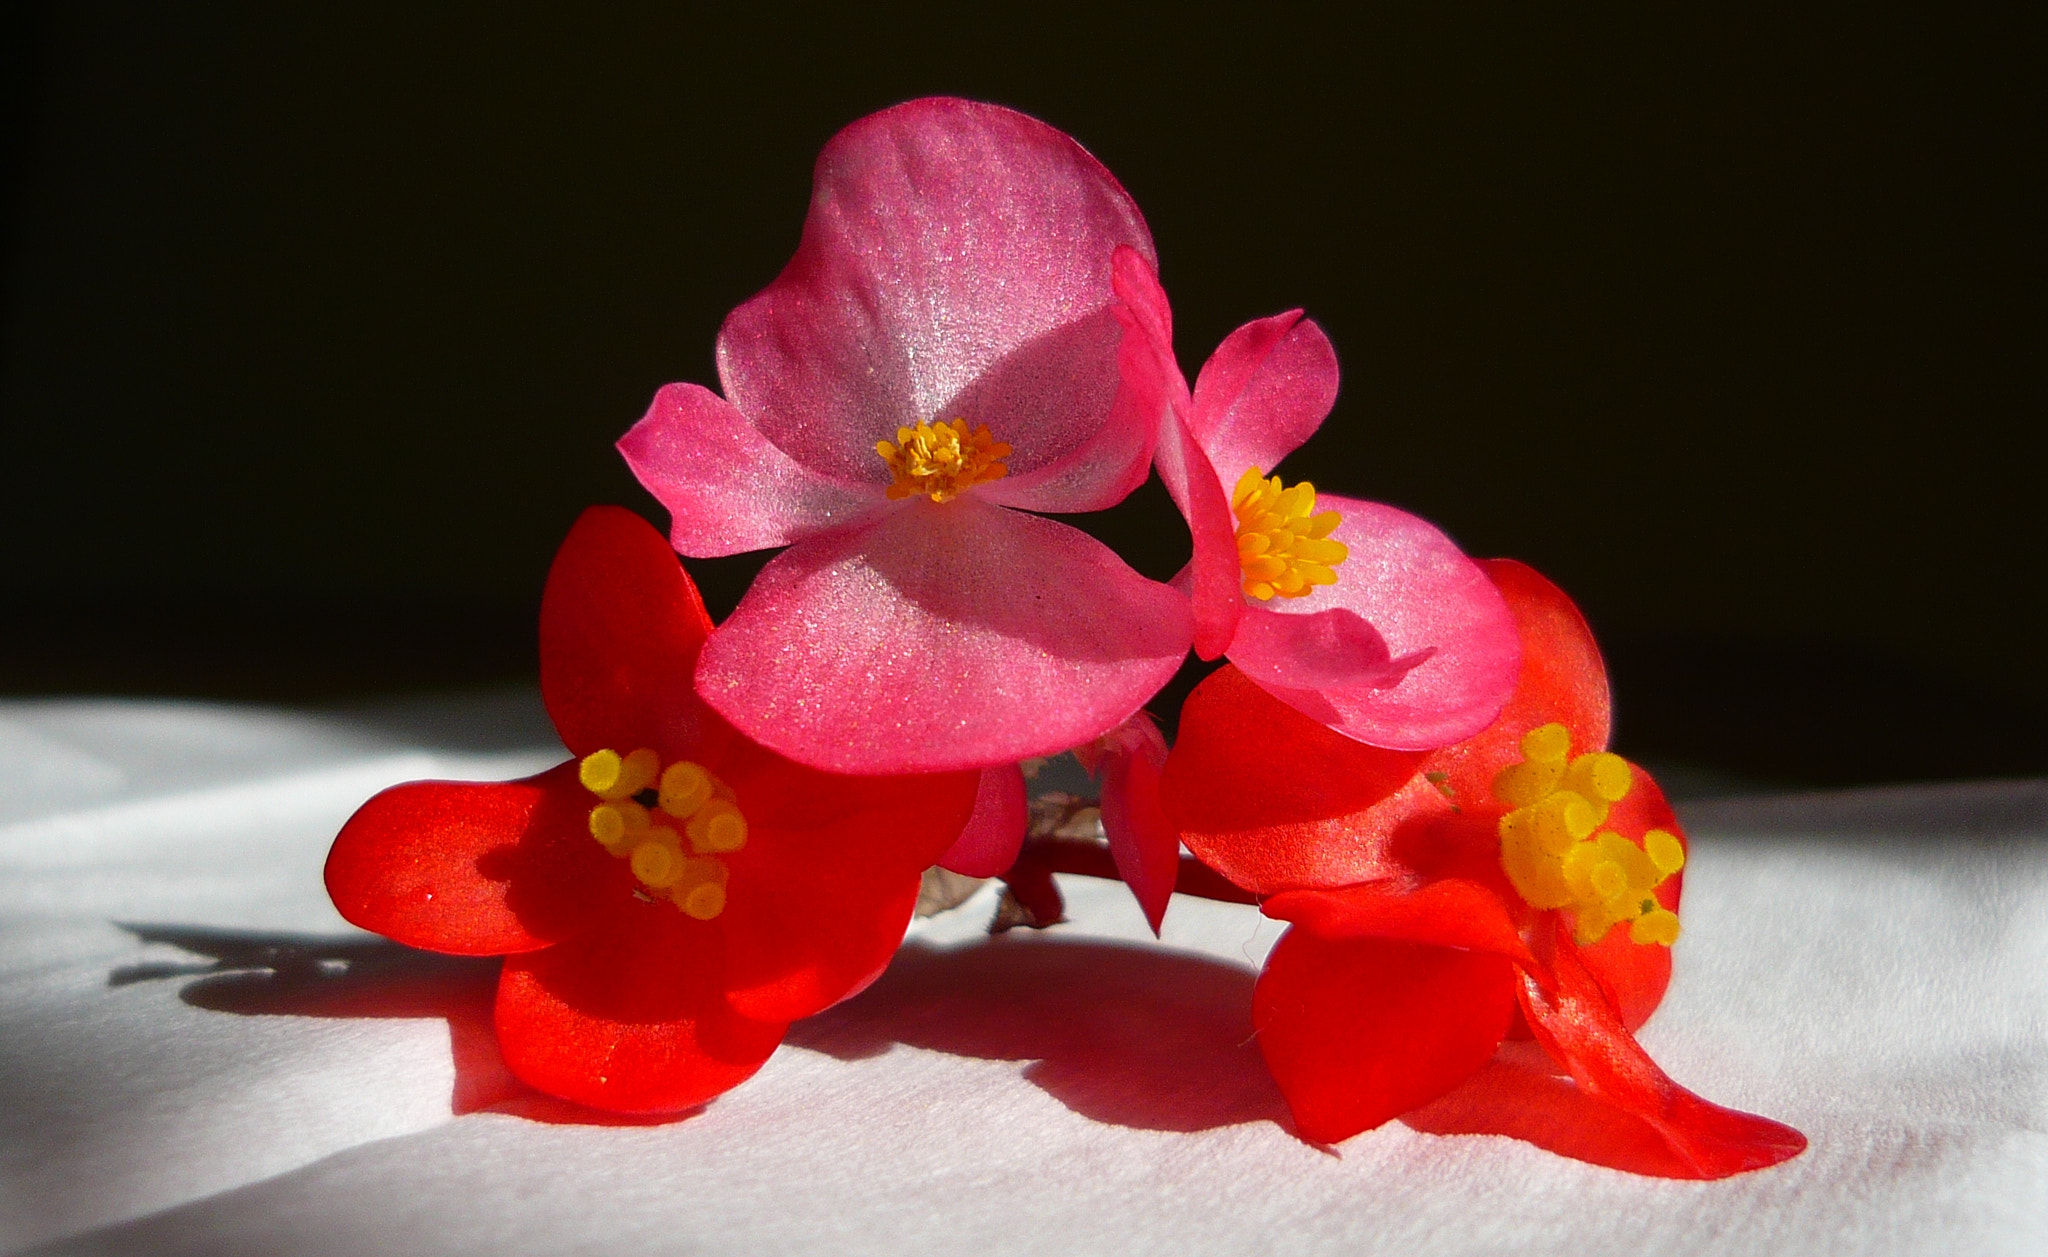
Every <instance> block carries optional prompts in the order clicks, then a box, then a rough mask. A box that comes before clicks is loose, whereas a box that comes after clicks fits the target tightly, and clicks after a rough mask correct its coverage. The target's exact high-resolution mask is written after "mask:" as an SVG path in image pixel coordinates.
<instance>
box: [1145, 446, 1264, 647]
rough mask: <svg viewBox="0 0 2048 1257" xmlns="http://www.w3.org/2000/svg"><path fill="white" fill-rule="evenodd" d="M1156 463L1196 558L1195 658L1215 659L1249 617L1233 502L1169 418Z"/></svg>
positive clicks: (1190, 572)
mask: <svg viewBox="0 0 2048 1257" xmlns="http://www.w3.org/2000/svg"><path fill="white" fill-rule="evenodd" d="M1152 457H1153V462H1154V463H1155V465H1157V466H1158V468H1159V478H1160V480H1162V481H1164V482H1165V484H1166V491H1167V492H1168V493H1170V494H1172V495H1173V500H1174V503H1175V504H1176V505H1177V506H1179V507H1180V511H1181V514H1182V515H1184V516H1186V517H1187V521H1188V535H1189V537H1190V538H1191V539H1192V540H1193V542H1194V557H1193V558H1192V559H1191V560H1189V562H1188V567H1187V571H1186V575H1187V577H1188V584H1187V593H1188V596H1189V597H1190V599H1192V601H1193V603H1194V616H1195V653H1196V654H1198V655H1200V656H1201V657H1202V658H1204V659H1214V658H1216V657H1218V656H1220V655H1221V654H1223V653H1224V652H1225V651H1227V650H1230V649H1231V648H1232V647H1231V643H1232V641H1233V640H1234V639H1235V638H1236V637H1237V634H1238V631H1239V629H1238V625H1239V618H1240V617H1241V616H1242V615H1244V613H1245V604H1244V588H1243V584H1244V575H1243V568H1242V566H1241V564H1240V560H1239V558H1238V554H1237V517H1236V516H1234V515H1232V514H1231V513H1230V498H1229V497H1228V496H1227V495H1226V493H1225V492H1224V489H1223V485H1222V484H1221V482H1219V481H1218V480H1217V478H1216V472H1215V471H1214V469H1212V468H1211V467H1210V466H1209V459H1208V457H1207V456H1206V455H1205V454H1203V453H1202V449H1201V447H1200V446H1199V445H1197V444H1195V439H1194V437H1193V436H1192V435H1191V434H1190V433H1189V432H1188V429H1187V425H1186V423H1184V422H1183V421H1182V419H1181V417H1180V415H1179V414H1178V413H1176V412H1168V414H1167V415H1166V418H1165V422H1164V423H1163V424H1162V425H1161V426H1160V430H1159V446H1158V448H1157V449H1155V450H1154V451H1153V455H1152Z"/></svg>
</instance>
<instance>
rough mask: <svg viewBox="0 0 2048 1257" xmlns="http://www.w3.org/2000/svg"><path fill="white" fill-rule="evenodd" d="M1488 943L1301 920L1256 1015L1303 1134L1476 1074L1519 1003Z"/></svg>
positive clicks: (1384, 1114)
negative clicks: (1459, 944)
mask: <svg viewBox="0 0 2048 1257" xmlns="http://www.w3.org/2000/svg"><path fill="white" fill-rule="evenodd" d="M1514 988H1515V967H1514V965H1513V963H1512V962H1510V961H1509V960H1507V959H1505V958H1504V957H1501V956H1497V955H1493V954H1492V953H1489V952H1476V951H1458V950H1454V949H1452V948H1448V947H1431V946H1427V945H1424V944H1419V943H1403V942H1388V941H1384V940H1381V939H1345V940H1343V941H1332V940H1328V939H1323V938H1319V937H1317V936H1316V935H1315V934H1312V933H1310V932H1308V931H1307V930H1303V929H1291V930H1289V931H1287V933H1286V934H1285V935H1283V936H1282V937H1281V939H1280V942H1279V945H1278V946H1276V947H1274V949H1273V954H1272V955H1271V956H1269V957H1268V958H1267V960H1266V968H1265V972H1264V973H1262V974H1261V975H1260V976H1259V985H1258V987H1257V988H1256V990H1255V991H1254V993H1253V996H1252V1024H1253V1025H1254V1026H1255V1027H1257V1030H1258V1041H1259V1051H1260V1052H1261V1053H1262V1054H1263V1055H1264V1056H1265V1058H1266V1068H1267V1069H1268V1070H1269V1071H1271V1073H1272V1075H1273V1080H1274V1081H1275V1082H1277V1083H1278V1084H1280V1092H1281V1094H1282V1095H1284V1096H1285V1097H1286V1099H1287V1107H1288V1108H1289V1110H1291V1111H1292V1112H1293V1114H1294V1125H1295V1128H1296V1130H1298V1131H1299V1132H1300V1133H1301V1136H1302V1138H1304V1139H1309V1140H1313V1141H1315V1142H1317V1143H1336V1142H1338V1141H1340V1140H1344V1139H1349V1138H1350V1137H1351V1136H1353V1135H1356V1134H1358V1133H1359V1132H1360V1131H1365V1130H1370V1129H1372V1128H1373V1127H1375V1126H1378V1125H1380V1124H1381V1123H1382V1122H1385V1121H1387V1120H1388V1119H1389V1118H1393V1117H1398V1116H1400V1115H1401V1114H1402V1113H1405V1112H1407V1111H1408V1110H1409V1109H1412V1108H1414V1107H1416V1106H1417V1105H1420V1104H1424V1103H1427V1102H1428V1101H1430V1100H1433V1099H1435V1098H1436V1097H1438V1096H1440V1095H1442V1094H1443V1093H1444V1092H1446V1091H1449V1090H1450V1089H1451V1088H1453V1087H1455V1086H1457V1085H1458V1084H1459V1083H1461V1082H1463V1081H1464V1080H1465V1079H1467V1078H1469V1077H1471V1076H1472V1075H1473V1074H1474V1073H1476V1072H1477V1071H1478V1070H1479V1069H1480V1068H1481V1067H1482V1066H1484V1065H1485V1064H1486V1062H1487V1059H1488V1058H1489V1057H1491V1056H1492V1055H1493V1052H1494V1049H1495V1048H1496V1047H1498V1046H1499V1045H1500V1041H1501V1038H1502V1037H1503V1036H1504V1035H1505V1034H1506V1033H1507V1029H1508V1024H1509V1022H1510V1021H1511V1020H1512V1019H1513V1016H1514V1009H1515V995H1514Z"/></svg>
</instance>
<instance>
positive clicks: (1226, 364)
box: [1190, 310, 1337, 485]
mask: <svg viewBox="0 0 2048 1257" xmlns="http://www.w3.org/2000/svg"><path fill="white" fill-rule="evenodd" d="M1336 400H1337V351H1336V350H1334V349H1332V348H1331V347H1330V338H1329V337H1327V336H1325V335H1323V329H1322V328H1320V327H1317V326H1316V325H1315V322H1314V320H1311V319H1304V318H1302V317H1301V311H1299V310H1290V311H1288V312H1287V313H1286V314H1276V315H1274V316H1273V317H1272V318H1270V319H1258V320H1255V321H1254V322H1251V323H1247V324H1245V325H1244V326H1243V327H1240V328H1238V329H1237V330H1236V331H1234V332H1232V333H1231V334H1230V335H1229V336H1227V337H1225V338H1224V341H1223V343H1222V344H1221V345H1218V346H1217V347H1216V352H1215V353H1213V354H1211V355H1209V361H1208V362H1207V363H1204V364H1203V366H1202V374H1201V375H1200V376H1199V377H1198V378H1197V379H1196V380H1195V398H1194V410H1193V411H1192V418H1191V420H1190V427H1191V428H1192V429H1193V431H1194V434H1195V439H1196V440H1198V441H1200V442H1201V443H1202V448H1203V449H1204V450H1207V451H1208V453H1209V460H1210V461H1211V462H1212V463H1214V464H1215V466H1216V470H1217V472H1218V473H1219V474H1220V475H1221V476H1222V477H1223V479H1224V481H1225V482H1226V485H1233V484H1236V483H1237V478H1238V477H1239V476H1242V475H1243V474H1244V473H1245V470H1246V469H1247V468H1251V467H1257V468H1258V469H1259V470H1261V471H1263V472H1266V473H1267V474H1269V475H1270V474H1271V473H1272V471H1273V468H1274V466H1275V465H1276V464H1278V463H1279V461H1280V460H1281V459H1283V458H1285V457H1287V456H1288V455H1289V454H1291V453H1293V452H1294V451H1295V450H1296V449H1297V448H1299V447H1300V445H1301V443H1302V442H1303V441H1306V440H1308V439H1309V438H1310V437H1311V436H1314V435H1315V431H1316V429H1317V428H1318V427H1320V426H1322V422H1323V417H1324V416H1325V415H1328V414H1329V413H1330V407H1331V406H1332V405H1334V404H1335V403H1336Z"/></svg>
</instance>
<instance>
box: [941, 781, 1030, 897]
mask: <svg viewBox="0 0 2048 1257" xmlns="http://www.w3.org/2000/svg"><path fill="white" fill-rule="evenodd" d="M1030 822H1031V816H1030V804H1029V801H1028V800H1027V799H1026V798H1025V790H1024V773H1023V770H1022V769H1020V768H1018V766H1017V765H1015V764H997V765H996V766H994V767H993V768H984V769H982V770H981V784H980V788H979V789H978V790H977V791H976V793H975V796H974V813H973V814H972V815H971V816H969V817H968V818H967V826H966V828H964V829H962V830H961V831H960V836H959V837H958V838H955V839H954V840H953V845H952V846H950V847H948V848H946V853H945V854H944V855H942V856H940V857H939V860H938V862H939V865H940V867H942V868H947V869H951V870H952V871H953V872H955V873H960V874H963V875H965V876H967V877H994V876H996V875H997V874H999V873H1001V872H1002V871H1003V870H1004V869H1007V868H1009V867H1010V866H1011V865H1012V864H1015V863H1016V862H1017V852H1018V850H1019V849H1020V848H1022V847H1023V845H1024V831H1025V829H1026V828H1027V827H1028V826H1029V824H1030Z"/></svg>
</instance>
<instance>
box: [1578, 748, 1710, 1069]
mask: <svg viewBox="0 0 2048 1257" xmlns="http://www.w3.org/2000/svg"><path fill="white" fill-rule="evenodd" d="M1629 767H1630V768H1632V769H1634V784H1633V785H1632V786H1630V787H1629V792H1628V797H1626V798H1624V799H1623V800H1622V801H1621V802H1619V803H1617V804H1615V805H1614V810H1613V811H1612V812H1611V813H1609V815H1608V817H1607V824H1606V825H1605V826H1603V828H1606V829H1611V830H1613V831H1614V832H1616V833H1618V834H1621V835H1622V836H1624V837H1626V838H1630V839H1634V840H1636V841H1638V842H1640V841H1641V840H1642V836H1643V834H1644V833H1645V832H1647V831H1648V830H1652V829H1661V830H1663V831H1664V832H1666V833H1668V834H1671V835H1672V836H1674V837H1676V838H1677V839H1678V842H1679V845H1680V846H1681V847H1685V846H1687V843H1686V838H1685V830H1684V829H1682V828H1680V827H1679V824H1678V817H1677V816H1675V815H1674V814H1673V813H1672V811H1671V805H1670V804H1669V803H1667V802H1665V800H1664V792H1663V791H1662V790H1659V789H1658V788H1657V783H1656V782H1655V781H1653V780H1651V778H1650V774H1649V773H1647V772H1644V771H1643V769H1642V767H1641V766H1640V765H1636V764H1631V765H1630V766H1629ZM1684 881H1685V874H1684V872H1682V871H1681V872H1678V873H1675V874H1673V875H1672V876H1670V877H1668V878H1666V879H1664V881H1663V882H1662V883H1660V884H1659V885H1658V887H1657V891H1656V895H1657V902H1659V903H1661V904H1663V905H1664V906H1665V907H1666V908H1669V909H1670V910H1671V911H1673V912H1676V911H1678V898H1679V891H1680V889H1681V888H1682V886H1683V884H1684ZM1579 959H1580V960H1581V961H1583V962H1584V963H1585V966H1586V969H1587V971H1588V972H1590V973H1591V974H1592V975H1593V978H1594V980H1595V981H1597V982H1599V984H1600V989H1601V990H1602V991H1604V992H1606V994H1607V998H1608V1001H1609V1002H1610V1003H1612V1004H1613V1005H1614V1006H1615V1008H1616V1009H1617V1010H1618V1011H1619V1012H1620V1013H1621V1020H1622V1024H1623V1025H1625V1026H1627V1027H1628V1028H1629V1029H1630V1030H1631V1031H1633V1030H1638V1029H1640V1028H1641V1027H1642V1024H1643V1023H1644V1022H1646V1021H1648V1020H1649V1019H1650V1014H1651V1013H1653V1012H1655V1011H1656V1010H1657V1005H1658V1004H1659V1003H1660V1002H1662V1000H1663V999H1664V988H1665V987H1667V986H1669V985H1670V984H1671V949H1670V948H1669V947H1659V946H1656V945H1654V944H1643V943H1636V942H1632V941H1630V939H1629V936H1628V926H1626V925H1617V926H1615V927H1614V928H1613V929H1611V930H1609V931H1608V932H1607V937H1605V938H1603V939H1601V940H1600V941H1599V942H1597V943H1595V944H1593V945H1592V946H1590V947H1581V948H1579Z"/></svg>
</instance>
